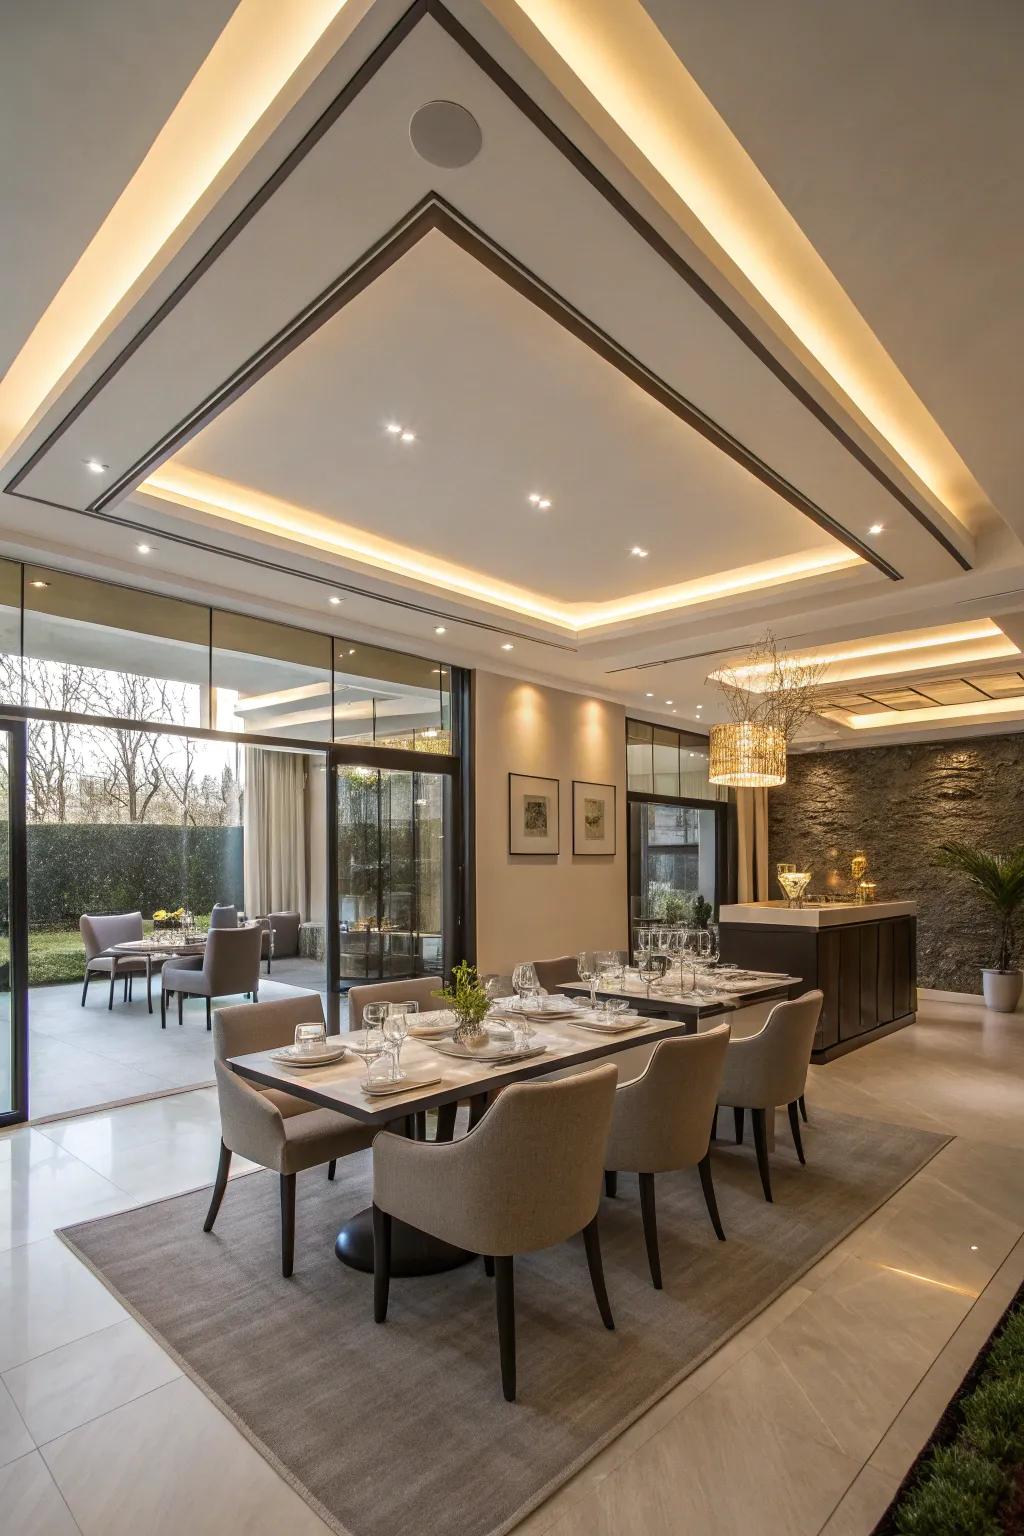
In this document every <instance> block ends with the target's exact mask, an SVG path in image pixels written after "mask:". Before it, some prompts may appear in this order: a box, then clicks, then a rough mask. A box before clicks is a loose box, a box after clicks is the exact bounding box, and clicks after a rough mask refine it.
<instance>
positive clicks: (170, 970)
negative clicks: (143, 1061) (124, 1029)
mask: <svg viewBox="0 0 1024 1536" xmlns="http://www.w3.org/2000/svg"><path fill="white" fill-rule="evenodd" d="M261 937H262V930H261V929H260V928H257V927H256V926H255V924H253V925H251V926H247V927H245V928H212V929H211V930H210V932H209V934H208V935H207V939H206V950H205V952H204V954H203V957H202V959H201V960H200V959H199V958H198V956H197V957H195V958H194V959H193V960H192V961H191V963H190V962H189V960H188V959H184V960H179V959H174V960H172V961H168V963H167V964H166V965H165V966H164V969H163V975H162V977H161V983H162V984H161V987H160V1028H161V1029H166V1028H167V999H168V997H171V996H173V995H175V994H177V998H178V1023H179V1024H183V1023H184V1018H183V1016H182V1005H183V1003H184V1000H185V998H186V997H203V998H205V999H206V1027H207V1029H210V1028H211V1016H210V1014H211V1004H212V1002H213V999H214V998H215V997H233V996H235V995H236V994H238V993H243V994H244V995H245V996H246V997H251V998H252V1000H253V1002H256V1000H257V998H258V996H259V987H260V939H261Z"/></svg>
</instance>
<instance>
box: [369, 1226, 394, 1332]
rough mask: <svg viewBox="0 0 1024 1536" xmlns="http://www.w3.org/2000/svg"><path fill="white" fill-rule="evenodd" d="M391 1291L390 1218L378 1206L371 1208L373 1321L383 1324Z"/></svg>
mask: <svg viewBox="0 0 1024 1536" xmlns="http://www.w3.org/2000/svg"><path fill="white" fill-rule="evenodd" d="M390 1289H391V1217H390V1216H389V1215H388V1213H387V1211H382V1210H381V1208H380V1206H379V1205H375V1206H374V1207H373V1320H374V1322H375V1323H383V1322H385V1321H386V1319H387V1315H388V1291H389V1290H390Z"/></svg>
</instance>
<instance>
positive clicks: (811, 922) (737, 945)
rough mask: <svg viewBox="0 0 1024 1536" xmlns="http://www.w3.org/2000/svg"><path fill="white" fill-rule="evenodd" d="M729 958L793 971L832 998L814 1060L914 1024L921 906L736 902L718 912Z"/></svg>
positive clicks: (756, 966)
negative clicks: (800, 904)
mask: <svg viewBox="0 0 1024 1536" xmlns="http://www.w3.org/2000/svg"><path fill="white" fill-rule="evenodd" d="M719 932H720V935H721V955H722V959H723V960H728V961H732V962H734V963H735V964H737V965H742V966H747V967H749V968H750V969H752V970H754V969H757V970H773V971H789V972H791V973H792V974H793V975H795V976H799V977H800V980H801V989H802V990H805V989H807V988H808V987H820V988H821V990H822V992H823V993H824V994H825V1001H824V1004H823V1006H822V1012H821V1022H820V1024H819V1025H818V1031H817V1034H816V1035H815V1039H814V1051H813V1053H812V1056H811V1060H812V1061H819V1062H820V1061H831V1060H832V1059H833V1058H834V1057H836V1056H843V1055H845V1054H846V1052H847V1051H852V1050H856V1049H857V1048H858V1047H859V1046H861V1045H866V1044H868V1043H869V1042H870V1041H871V1040H877V1039H878V1038H879V1037H880V1036H882V1035H887V1034H891V1033H892V1031H893V1030H896V1029H902V1028H903V1026H904V1025H905V1024H912V1023H913V1022H914V1019H915V1017H916V1010H917V907H916V905H915V903H914V902H912V901H878V902H869V903H861V902H828V903H824V904H820V905H819V904H816V903H814V902H805V903H804V905H803V906H800V907H790V906H789V905H788V904H787V903H786V902H785V901H751V902H737V903H734V904H732V905H727V906H723V907H722V908H721V910H720V912H719Z"/></svg>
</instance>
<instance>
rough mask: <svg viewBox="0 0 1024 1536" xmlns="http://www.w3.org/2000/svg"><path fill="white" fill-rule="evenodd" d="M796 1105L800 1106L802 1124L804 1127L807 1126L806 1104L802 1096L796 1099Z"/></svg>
mask: <svg viewBox="0 0 1024 1536" xmlns="http://www.w3.org/2000/svg"><path fill="white" fill-rule="evenodd" d="M797 1103H798V1104H799V1105H800V1118H801V1120H802V1121H803V1122H804V1125H806V1124H807V1102H806V1100H805V1099H804V1096H803V1094H801V1095H800V1097H799V1099H797Z"/></svg>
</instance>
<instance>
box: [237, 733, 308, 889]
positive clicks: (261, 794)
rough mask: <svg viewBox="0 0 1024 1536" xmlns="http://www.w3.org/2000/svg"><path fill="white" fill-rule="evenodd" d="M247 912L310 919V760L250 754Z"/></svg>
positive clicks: (278, 754) (280, 754) (245, 849)
mask: <svg viewBox="0 0 1024 1536" xmlns="http://www.w3.org/2000/svg"><path fill="white" fill-rule="evenodd" d="M242 827H243V844H242V859H243V870H244V879H245V911H246V915H247V916H248V917H263V916H265V915H266V914H267V913H268V912H301V913H302V915H303V917H305V916H306V760H305V758H304V757H302V756H300V755H299V754H298V753H291V752H273V751H268V750H266V749H263V750H261V749H259V748H254V747H247V748H246V749H245V796H244V800H243V809H242Z"/></svg>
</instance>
